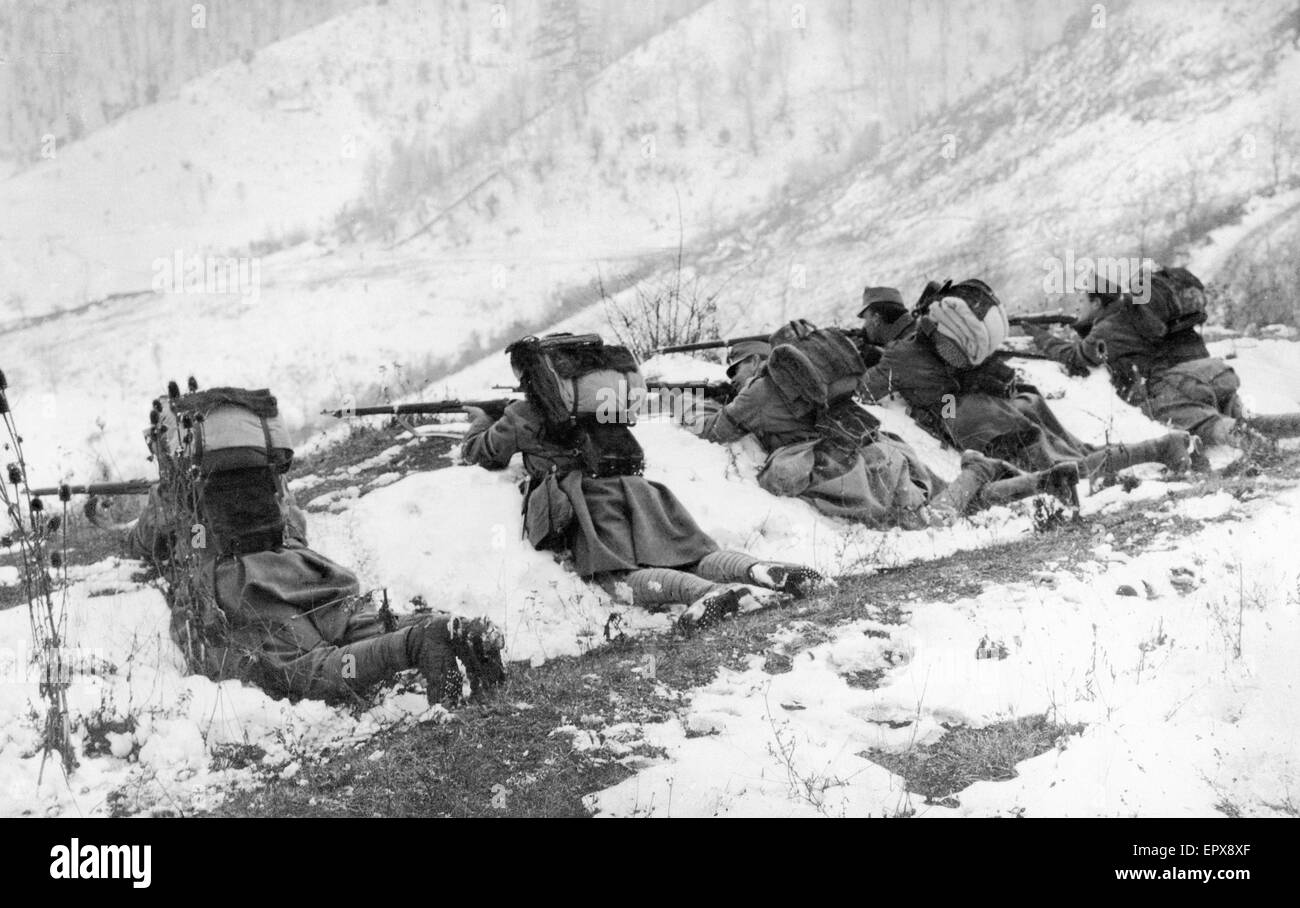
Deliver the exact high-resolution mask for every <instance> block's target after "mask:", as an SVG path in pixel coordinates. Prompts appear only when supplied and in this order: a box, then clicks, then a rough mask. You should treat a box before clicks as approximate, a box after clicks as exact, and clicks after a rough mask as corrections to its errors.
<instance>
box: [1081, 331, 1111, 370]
mask: <svg viewBox="0 0 1300 908" xmlns="http://www.w3.org/2000/svg"><path fill="white" fill-rule="evenodd" d="M1079 346H1080V348H1081V349H1082V350H1083V355H1084V357H1085V358H1086V359H1087V360H1088V362H1090V363H1092V364H1093V365H1094V366H1100V365H1101V364H1102V363H1104V362H1105V361H1106V342H1105V341H1103V340H1101V339H1099V338H1096V337H1085V338H1083V339H1082V340H1080V341H1079Z"/></svg>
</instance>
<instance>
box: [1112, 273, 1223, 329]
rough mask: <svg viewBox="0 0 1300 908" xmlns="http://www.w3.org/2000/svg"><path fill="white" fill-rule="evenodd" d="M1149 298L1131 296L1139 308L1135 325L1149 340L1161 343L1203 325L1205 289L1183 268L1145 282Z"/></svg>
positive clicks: (1131, 300) (1157, 275) (1133, 303)
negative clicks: (1160, 341)
mask: <svg viewBox="0 0 1300 908" xmlns="http://www.w3.org/2000/svg"><path fill="white" fill-rule="evenodd" d="M1147 296H1148V298H1147V301H1146V302H1142V300H1141V299H1140V298H1135V297H1132V296H1130V297H1129V300H1130V305H1132V306H1134V307H1135V308H1138V309H1139V310H1140V311H1139V312H1138V313H1137V314H1138V315H1139V316H1140V317H1139V318H1137V319H1135V320H1134V322H1135V324H1136V325H1137V326H1138V330H1139V331H1140V332H1142V333H1143V334H1144V335H1145V336H1146V337H1147V339H1149V340H1161V339H1162V338H1165V337H1169V336H1171V335H1174V334H1178V333H1180V332H1183V331H1186V330H1188V329H1190V328H1195V327H1196V326H1198V325H1203V324H1205V320H1206V317H1207V316H1206V312H1205V285H1204V284H1202V283H1201V281H1200V279H1199V278H1197V277H1196V275H1194V274H1192V273H1191V272H1190V271H1188V270H1187V269H1186V268H1164V269H1161V270H1160V271H1157V272H1155V273H1154V274H1152V275H1151V276H1150V278H1149V281H1148V294H1147Z"/></svg>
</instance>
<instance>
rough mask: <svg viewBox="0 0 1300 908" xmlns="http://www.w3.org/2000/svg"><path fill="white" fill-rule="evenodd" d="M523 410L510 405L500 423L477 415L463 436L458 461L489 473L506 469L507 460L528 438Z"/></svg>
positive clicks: (485, 414) (484, 415) (486, 415)
mask: <svg viewBox="0 0 1300 908" xmlns="http://www.w3.org/2000/svg"><path fill="white" fill-rule="evenodd" d="M524 406H525V405H524V404H522V403H521V404H511V405H510V406H509V407H507V408H506V411H505V413H504V414H502V416H501V418H500V419H493V418H492V417H491V416H490V415H488V414H487V413H484V412H482V411H479V412H478V413H477V414H476V415H475V416H474V420H473V422H471V423H470V426H469V431H467V432H466V433H465V441H464V443H463V444H462V446H461V455H460V456H461V459H463V460H464V461H465V462H466V463H469V464H475V465H477V466H480V467H485V468H487V469H489V470H501V469H505V467H507V466H509V464H510V458H512V457H514V456H515V454H516V453H517V452H518V451H520V450H522V449H523V447H524V444H525V442H524V441H523V437H524V436H525V435H527V434H529V427H528V425H527V422H528V420H527V419H526V418H525V417H526V416H527V414H526V413H525V412H524Z"/></svg>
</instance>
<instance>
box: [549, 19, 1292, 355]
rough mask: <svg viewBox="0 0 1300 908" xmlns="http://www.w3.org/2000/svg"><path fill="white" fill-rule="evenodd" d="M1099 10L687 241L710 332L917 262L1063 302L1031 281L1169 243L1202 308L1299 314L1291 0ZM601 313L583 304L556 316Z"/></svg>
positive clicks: (769, 316) (840, 301) (591, 318)
mask: <svg viewBox="0 0 1300 908" xmlns="http://www.w3.org/2000/svg"><path fill="white" fill-rule="evenodd" d="M1107 9H1108V12H1107V14H1106V15H1103V16H1100V17H1099V16H1098V15H1097V14H1094V15H1093V16H1092V17H1089V16H1086V15H1085V16H1080V17H1079V18H1076V19H1075V20H1073V21H1072V23H1071V27H1070V30H1069V31H1068V33H1067V34H1066V35H1065V37H1064V38H1063V39H1062V40H1061V41H1060V43H1058V44H1056V45H1055V46H1053V47H1052V48H1050V49H1048V50H1046V51H1045V52H1043V53H1041V54H1039V55H1038V56H1037V57H1036V58H1035V59H1034V60H1033V62H1032V63H1031V64H1030V65H1028V66H1024V67H1020V68H1018V69H1017V70H1016V71H1015V72H1014V73H1013V74H1011V75H1009V76H1007V77H1005V78H1003V79H1000V80H996V81H994V82H993V83H992V84H991V85H990V86H989V87H988V88H987V89H985V90H982V91H980V92H978V93H976V94H975V95H974V96H972V98H971V99H970V100H969V101H967V102H964V103H960V104H954V105H952V106H950V107H947V108H945V109H943V110H941V111H939V112H938V113H936V114H934V115H933V116H930V117H929V118H927V119H926V120H925V121H924V122H923V123H921V124H919V125H918V127H917V129H916V130H915V131H913V132H910V133H908V134H905V135H902V136H899V137H898V138H897V139H895V140H893V141H891V142H887V143H885V145H884V148H883V150H882V151H881V153H880V155H879V157H878V158H876V159H873V160H871V161H869V162H866V163H864V164H862V165H860V166H857V167H854V168H851V169H850V170H848V171H846V172H845V173H844V174H843V175H839V176H831V177H830V178H828V179H827V180H826V181H825V182H824V183H822V184H821V185H816V186H812V187H809V188H808V190H807V191H805V192H801V193H798V194H795V195H792V196H790V197H788V198H784V199H782V200H781V201H780V203H779V204H777V205H774V206H772V207H771V208H769V209H768V210H767V211H766V212H764V213H763V215H762V216H761V217H758V218H757V219H751V220H748V221H746V222H744V223H741V224H739V225H738V227H737V229H736V230H735V231H733V232H732V233H731V234H729V235H728V236H727V237H725V239H720V240H719V242H718V243H716V244H715V245H713V246H709V247H705V248H697V250H696V253H697V254H696V255H694V256H691V257H688V260H687V272H688V276H689V277H691V278H696V277H698V278H699V280H700V283H701V285H702V286H703V287H705V288H707V289H708V290H710V291H716V292H718V304H719V309H720V320H721V323H722V324H721V327H722V329H723V332H724V333H727V334H741V333H749V332H752V331H755V330H762V329H764V328H770V327H771V326H774V325H777V324H780V323H781V322H782V321H784V320H786V319H789V318H792V317H796V316H807V317H811V318H813V319H814V320H816V321H820V322H822V323H837V322H838V323H841V324H842V323H844V322H845V321H847V320H850V319H851V318H852V315H853V313H854V312H855V311H856V308H857V307H856V305H855V300H856V299H857V296H858V294H860V292H861V288H862V286H863V285H864V284H894V285H897V286H898V287H900V288H901V289H902V291H903V294H904V296H905V297H914V295H915V294H916V293H918V292H919V290H920V288H921V286H922V285H923V283H924V281H925V279H927V278H929V277H939V278H942V277H944V276H951V277H954V278H961V277H964V276H967V275H980V276H982V277H984V278H985V279H987V280H989V281H990V283H992V284H993V286H994V287H995V289H997V290H998V291H999V292H1000V293H1001V295H1002V296H1003V298H1004V299H1005V300H1006V301H1007V302H1008V303H1009V304H1010V305H1011V306H1012V308H1013V309H1017V310H1021V311H1033V310H1039V309H1058V308H1060V307H1061V306H1062V305H1063V304H1064V305H1066V306H1067V307H1068V305H1069V304H1070V301H1069V300H1062V299H1061V298H1060V297H1059V296H1050V295H1049V294H1048V293H1047V292H1046V290H1045V279H1046V278H1048V277H1049V276H1052V275H1054V274H1056V273H1057V272H1058V271H1059V270H1060V269H1063V268H1064V267H1065V263H1066V262H1067V261H1070V262H1074V261H1076V260H1079V259H1084V258H1089V259H1092V258H1096V257H1099V256H1113V257H1118V258H1126V259H1127V258H1135V257H1136V258H1142V257H1148V256H1149V257H1152V258H1155V259H1156V260H1158V261H1159V262H1161V263H1168V262H1172V261H1174V260H1176V259H1180V258H1186V259H1187V260H1188V262H1189V264H1190V267H1191V268H1192V269H1193V270H1194V271H1197V272H1198V273H1200V274H1202V275H1203V277H1205V278H1206V279H1207V280H1210V281H1215V282H1217V283H1218V284H1220V289H1221V290H1222V291H1223V292H1224V293H1225V294H1226V295H1227V297H1228V298H1229V303H1228V304H1227V305H1226V307H1225V308H1226V311H1225V312H1221V313H1220V316H1221V317H1222V316H1225V315H1226V316H1229V317H1233V318H1234V319H1235V321H1236V322H1237V323H1238V325H1239V326H1242V325H1245V324H1247V323H1249V322H1252V321H1253V322H1258V323H1260V324H1264V323H1267V322H1270V321H1284V322H1289V323H1294V322H1295V321H1297V320H1300V319H1298V316H1300V313H1297V311H1296V309H1295V305H1296V304H1295V299H1296V297H1295V293H1294V286H1295V284H1294V281H1295V277H1294V276H1295V269H1296V267H1297V263H1296V260H1295V256H1294V243H1293V242H1290V240H1291V239H1293V238H1294V237H1293V234H1294V229H1295V224H1296V223H1297V221H1296V217H1295V215H1296V201H1295V196H1294V190H1295V187H1297V186H1298V185H1300V170H1297V167H1298V166H1300V133H1297V132H1296V130H1295V127H1294V119H1295V117H1294V113H1295V107H1294V99H1295V97H1296V96H1297V95H1298V94H1300V48H1298V47H1297V45H1296V44H1295V42H1294V40H1293V39H1294V37H1295V36H1296V35H1297V34H1300V32H1298V31H1297V29H1298V28H1300V23H1298V22H1297V21H1296V19H1295V15H1294V8H1293V4H1290V3H1287V2H1283V0H1275V2H1265V3H1260V4H1254V5H1253V6H1252V7H1251V8H1250V9H1248V10H1244V9H1241V8H1240V7H1238V6H1236V5H1233V4H1228V3H1219V2H1205V3H1199V4H1197V5H1196V12H1195V14H1194V15H1184V10H1185V9H1186V7H1185V5H1183V4H1177V3H1173V2H1166V0H1141V2H1134V3H1130V4H1125V5H1123V6H1117V7H1113V8H1109V7H1108V8H1107ZM1026 86H1030V87H1031V88H1030V89H1029V90H1026ZM664 267H668V263H665V265H664ZM654 277H655V276H653V275H651V276H648V278H647V280H651V281H653V280H654ZM604 320H605V313H604V310H603V307H599V306H593V307H591V308H590V309H589V310H588V311H587V312H586V314H585V318H578V319H575V320H574V321H573V322H571V324H573V325H576V326H579V327H581V328H582V329H587V330H590V329H593V328H597V327H600V326H602V325H603V323H604Z"/></svg>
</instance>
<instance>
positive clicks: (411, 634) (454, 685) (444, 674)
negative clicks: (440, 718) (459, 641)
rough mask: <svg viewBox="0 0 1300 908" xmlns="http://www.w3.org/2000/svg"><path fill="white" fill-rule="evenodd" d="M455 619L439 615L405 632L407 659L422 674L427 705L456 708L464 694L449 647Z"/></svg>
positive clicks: (462, 679) (458, 669) (457, 669)
mask: <svg viewBox="0 0 1300 908" xmlns="http://www.w3.org/2000/svg"><path fill="white" fill-rule="evenodd" d="M455 620H456V618H455V616H453V615H448V614H445V613H441V614H437V615H434V616H433V617H432V618H429V619H428V620H427V621H425V622H424V623H422V624H417V625H415V626H413V627H412V628H410V630H408V631H407V632H406V656H407V660H408V661H409V662H410V664H411V665H413V666H415V667H416V668H418V669H419V670H420V674H422V675H424V680H425V682H426V683H427V685H428V698H429V703H430V705H432V704H434V703H441V704H443V705H444V706H457V705H459V704H460V701H461V699H462V696H463V693H464V685H465V678H464V676H463V675H461V672H460V666H458V665H457V664H456V652H455V649H454V648H453V647H452V622H454V621H455Z"/></svg>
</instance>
